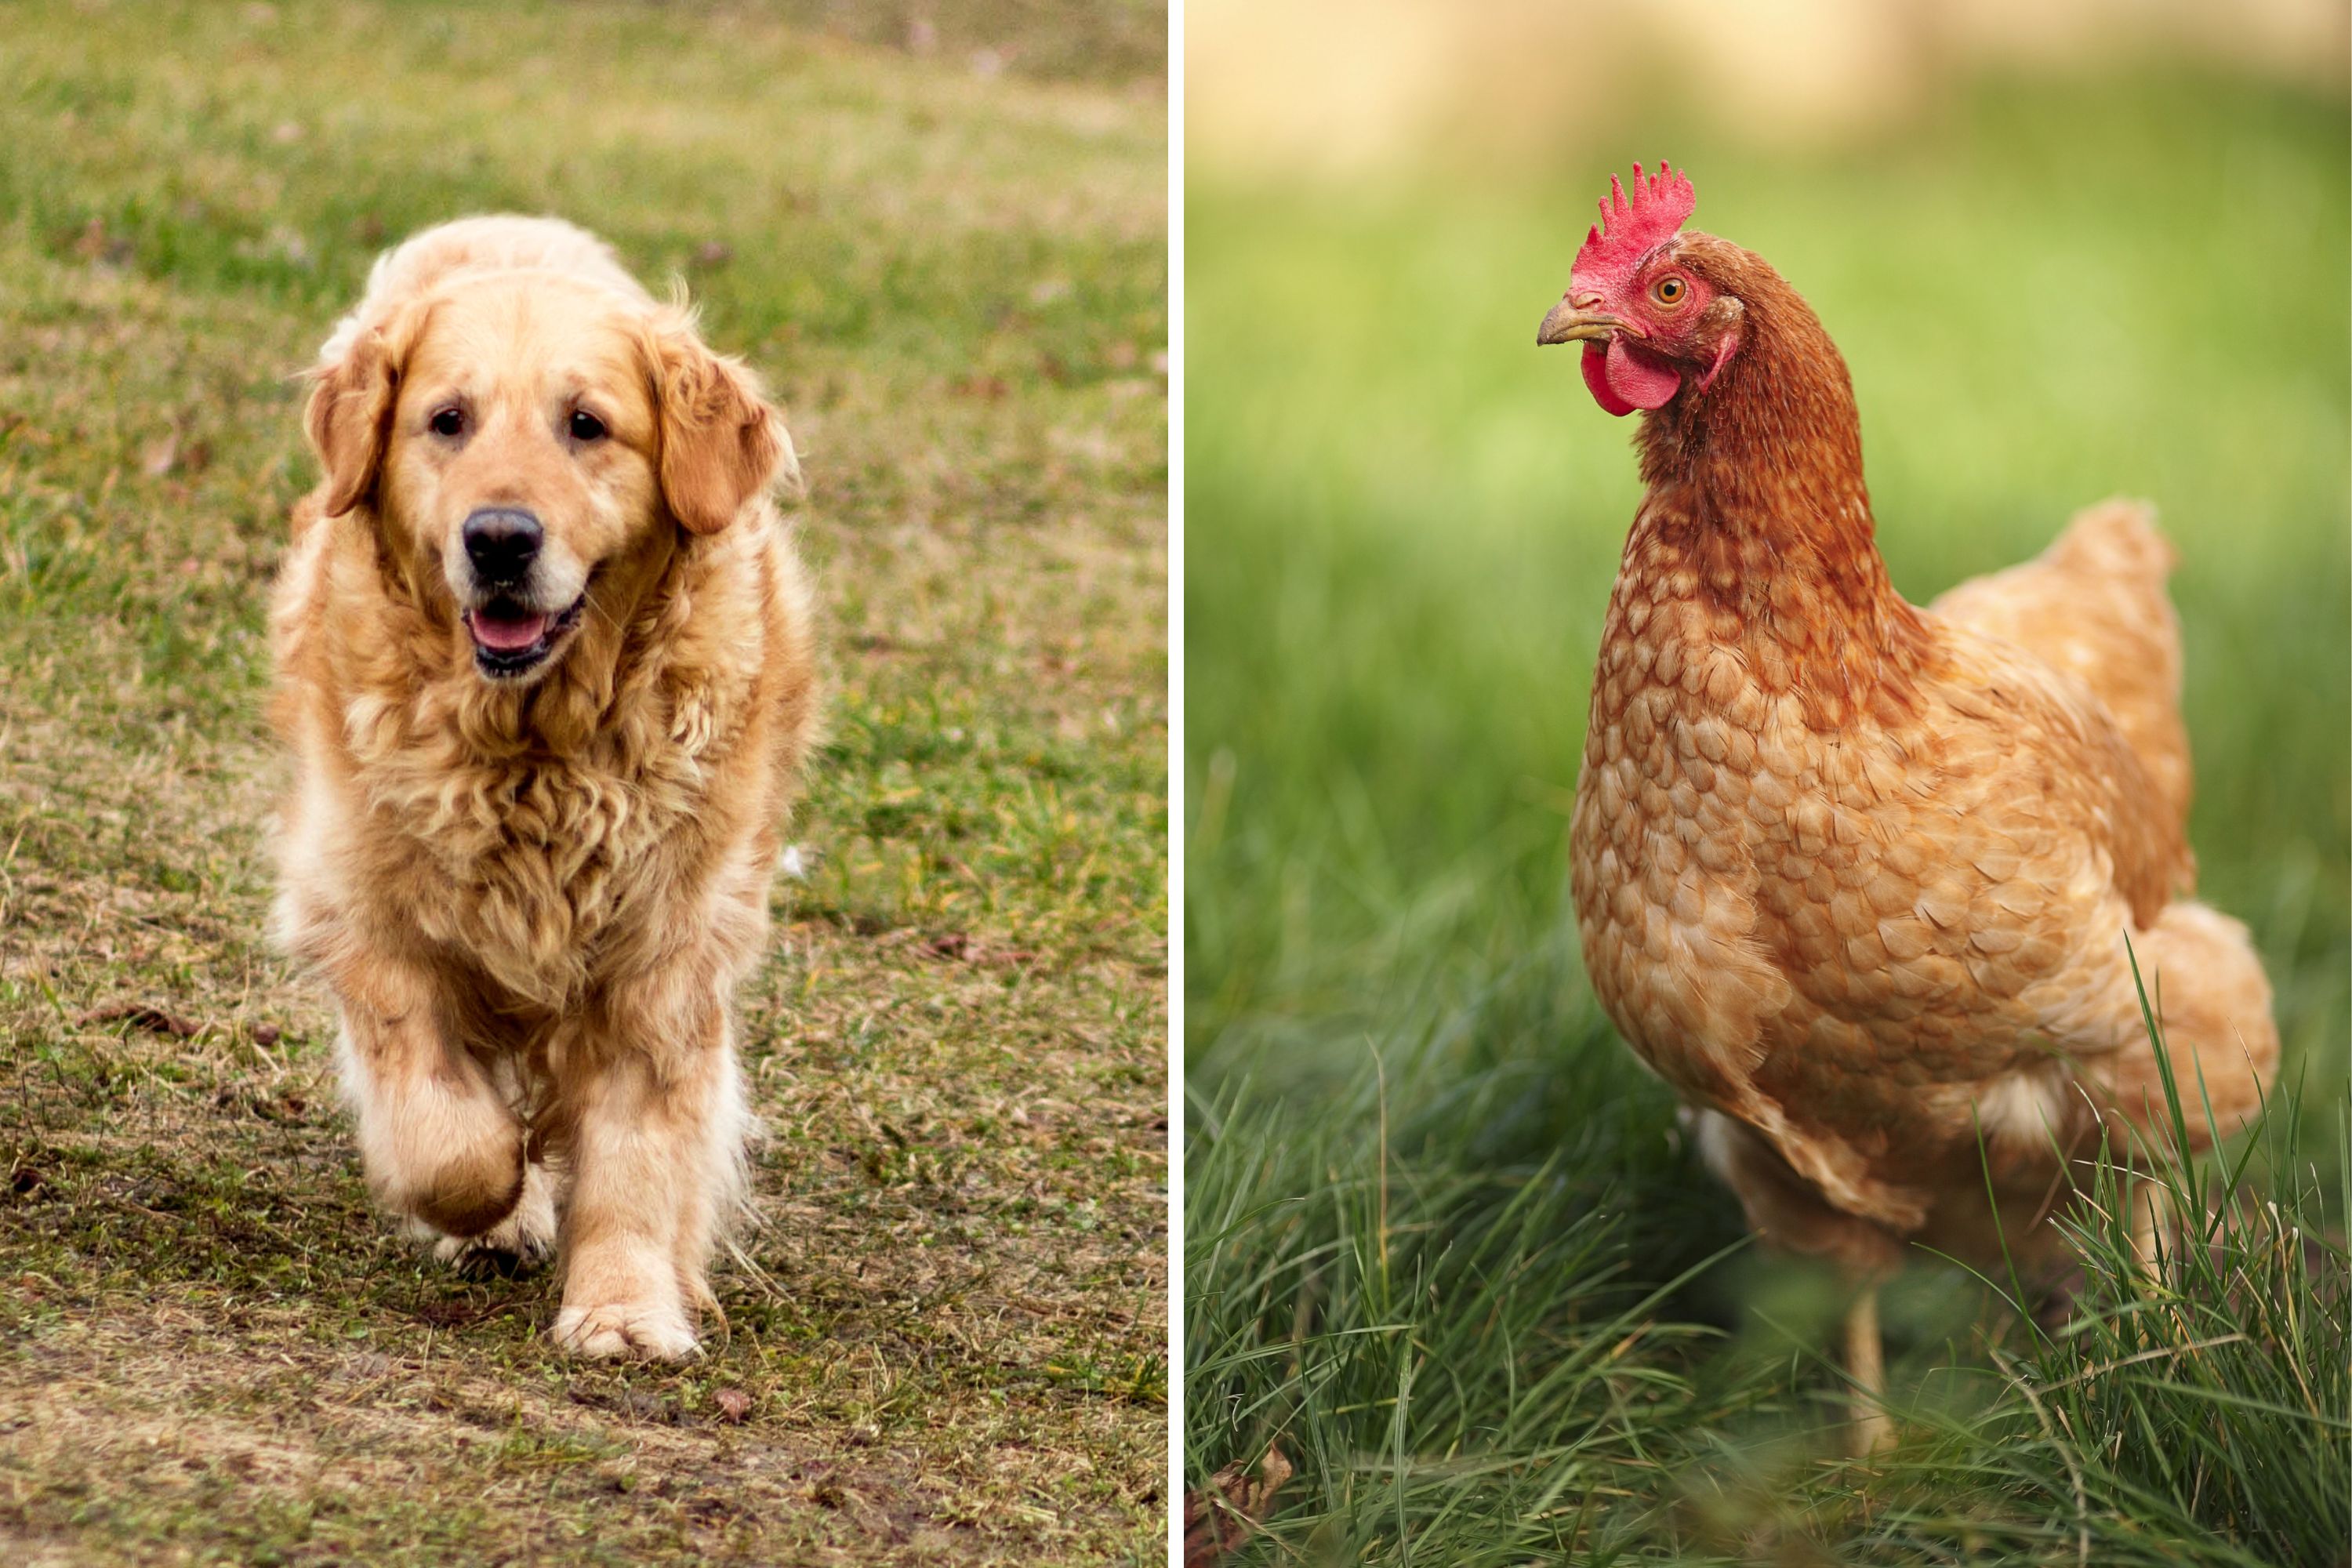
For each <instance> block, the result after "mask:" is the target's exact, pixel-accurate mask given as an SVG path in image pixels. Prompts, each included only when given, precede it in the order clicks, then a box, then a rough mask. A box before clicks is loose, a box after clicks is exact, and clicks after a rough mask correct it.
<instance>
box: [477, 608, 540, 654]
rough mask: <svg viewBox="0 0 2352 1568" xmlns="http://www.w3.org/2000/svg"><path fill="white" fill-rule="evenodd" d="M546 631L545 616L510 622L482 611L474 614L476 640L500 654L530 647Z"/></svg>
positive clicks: (525, 617) (524, 617) (528, 617)
mask: <svg viewBox="0 0 2352 1568" xmlns="http://www.w3.org/2000/svg"><path fill="white" fill-rule="evenodd" d="M546 629H547V617H546V616H523V617H522V618H521V619H520V620H511V621H509V620H502V619H500V618H499V617H498V616H490V615H486V614H485V613H483V612H482V611H480V610H476V611H475V612H474V640H475V641H476V642H478V643H480V644H481V645H482V646H483V647H487V648H495V649H496V650H498V651H499V652H500V653H512V652H513V651H514V650H515V649H517V648H523V647H530V645H531V644H533V643H535V642H537V641H538V640H539V634H540V633H541V632H543V631H545V630H546Z"/></svg>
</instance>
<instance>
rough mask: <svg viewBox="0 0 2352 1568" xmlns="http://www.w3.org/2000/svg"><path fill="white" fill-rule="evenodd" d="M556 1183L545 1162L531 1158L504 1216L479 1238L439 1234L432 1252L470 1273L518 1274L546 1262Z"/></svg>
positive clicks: (551, 1244)
mask: <svg viewBox="0 0 2352 1568" xmlns="http://www.w3.org/2000/svg"><path fill="white" fill-rule="evenodd" d="M556 1187H557V1181H556V1178H555V1176H554V1175H553V1174H552V1173H550V1171H549V1170H548V1168H547V1163H546V1162H544V1161H541V1160H533V1161H531V1162H530V1165H529V1167H528V1168H527V1169H526V1170H525V1171H524V1172H523V1178H522V1196H521V1198H520V1199H519V1200H518V1201H517V1202H516V1204H515V1206H514V1207H513V1208H512V1209H511V1210H510V1211H509V1213H508V1215H507V1217H506V1218H504V1219H502V1220H500V1221H499V1223H498V1224H496V1225H494V1226H490V1228H489V1229H488V1230H486V1231H484V1232H482V1234H481V1235H479V1236H444V1237H440V1238H439V1239H437V1240H436V1242H435V1243H434V1246H433V1256H434V1257H436V1258H439V1259H440V1260H441V1261H442V1262H444V1263H446V1264H448V1265H449V1266H450V1267H451V1268H455V1269H457V1272H458V1273H460V1274H465V1275H469V1276H474V1277H482V1276H488V1275H508V1276H511V1275H516V1274H521V1273H524V1272H527V1271H528V1270H530V1269H531V1268H536V1267H537V1266H539V1265H540V1264H541V1263H544V1262H546V1261H547V1259H548V1258H550V1257H551V1256H552V1255H553V1254H554V1252H555V1192H556Z"/></svg>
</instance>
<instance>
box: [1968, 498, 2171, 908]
mask: <svg viewBox="0 0 2352 1568" xmlns="http://www.w3.org/2000/svg"><path fill="white" fill-rule="evenodd" d="M2174 559H2175V557H2174V553H2173V549H2172V542H2171V541H2169V540H2168V539H2166V538H2165V537H2164V535H2163V534H2162V533H2161V532H2159V531H2158V530H2157V526H2156V513H2155V510H2154V509H2153V508H2151V507H2149V506H2148V505H2147V503H2146V502H2145V501H2136V500H2120V499H2118V500H2104V501H2101V502H2099V503H2098V504H2097V505H2095V506H2089V507H2085V508H2084V509H2083V510H2081V511H2079V512H2076V513H2075V514H2074V520H2073V521H2070V522H2069V523H2068V524H2067V525H2066V528H2065V531H2063V532H2062V533H2061V534H2059V536H2058V538H2057V540H2056V541H2055V542H2053V543H2052V544H2051V546H2050V547H2049V548H2048V549H2047V550H2045V551H2043V552H2042V553H2041V554H2040V555H2038V556H2036V557H2035V558H2034V559H2032V560H2031V561H2028V562H2025V563H2022V564H2021V565H2017V566H2012V567H2011V568H2009V570H2007V571H2005V572H1996V573H1994V574H1992V575H1990V576H1989V577H1976V578H1971V579H1970V580H1969V581H1968V582H1965V583H1962V584H1958V586H1957V587H1954V588H1953V589H1952V590H1951V591H1950V592H1948V593H1947V594H1945V595H1943V596H1942V597H1941V598H1939V599H1937V601H1936V602H1935V603H1934V604H1933V605H1930V606H1929V608H1930V609H1931V610H1932V611H1933V612H1934V613H1935V614H1936V615H1937V616H1942V617H1944V618H1945V619H1947V620H1948V621H1951V622H1954V623H1957V624H1958V625H1961V626H1969V627H1972V628H1973V629H1975V630H1977V631H1979V632H1982V633H1984V634H1985V635H1987V636H1990V637H1999V638H2000V639H2001V640H2002V641H2004V642H2007V643H2010V644H2011V645H2013V646H2015V647H2021V648H2023V649H2024V650H2025V651H2027V652H2028V653H2031V654H2032V655H2033V656H2034V657H2036V658H2040V659H2041V660H2042V661H2043V662H2044V663H2046V664H2048V665H2050V666H2052V667H2053V668H2056V669H2058V670H2061V671H2063V673H2065V674H2067V675H2071V676H2074V677H2075V678H2077V679H2080V680H2081V681H2082V682H2083V683H2084V685H2086V686H2088V687H2089V688H2090V689H2091V693H2092V695H2093V696H2095V697H2096V698H2097V699H2098V700H2099V702H2100V704H2101V705H2102V706H2104V707H2105V709H2106V710H2107V715H2108V717H2110V718H2112V719H2113V720H2114V721H2115V722H2116V727H2117V728H2118V729H2119V730H2121V731H2122V732H2123V737H2124V742H2125V743H2126V745H2128V746H2129V747H2130V748H2131V750H2132V753H2133V754H2134V755H2135V756H2137V758H2138V759H2139V762H2140V765H2141V766H2142V767H2143V768H2145V769H2146V770H2147V776H2148V779H2149V782H2150V783H2152V784H2154V785H2155V786H2156V790H2157V795H2158V800H2159V802H2160V803H2161V810H2162V813H2163V820H2164V821H2165V823H2166V824H2167V825H2168V828H2169V829H2170V830H2171V831H2173V832H2175V833H2176V834H2185V832H2186V830H2187V822H2188V816H2189V731H2188V730H2187V729H2186V728H2185V727H2184V726H2183V725H2182V723H2181V721H2180V621H2179V616H2175V615H2174V614H2173V610H2172V598H2171V595H2169V594H2168V592H2167V591H2166V588H2165V578H2166V576H2167V575H2168V574H2169V573H2170V572H2171V570H2172V563H2173V561H2174ZM2183 890H2186V889H2185V887H2184V889H2183Z"/></svg>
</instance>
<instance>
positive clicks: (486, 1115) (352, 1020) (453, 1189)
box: [335, 958, 525, 1237]
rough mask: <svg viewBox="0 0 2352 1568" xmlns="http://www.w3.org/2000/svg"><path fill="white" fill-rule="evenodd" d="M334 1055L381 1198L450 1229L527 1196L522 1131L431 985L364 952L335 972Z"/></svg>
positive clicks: (467, 1230)
mask: <svg viewBox="0 0 2352 1568" xmlns="http://www.w3.org/2000/svg"><path fill="white" fill-rule="evenodd" d="M335 989H336V992H337V994H338V998H339V1000H340V1001H341V1004H342V1016H343V1031H342V1038H341V1041H340V1042H339V1044H338V1049H337V1053H336V1054H337V1058H338V1064H339V1066H340V1067H341V1069H342V1079H343V1088H344V1091H345V1092H346V1093H347V1094H348V1095H349V1096H350V1098H351V1102H352V1110H354V1111H355V1112H356V1114H357V1118H358V1121H359V1134H360V1159H361V1162H362V1165H363V1166H364V1167H365V1169H366V1171H367V1177H368V1184H369V1186H370V1187H372V1188H373V1190H374V1192H375V1194H376V1197H377V1199H378V1200H379V1201H380V1202H382V1203H383V1205H384V1206H385V1207H386V1208H389V1209H391V1210H392V1211H393V1212H394V1213H395V1214H400V1215H407V1216H408V1217H410V1218H413V1219H418V1220H422V1221H424V1222H425V1224H426V1225H429V1226H432V1227H433V1228H434V1229H436V1230H438V1231H442V1232H444V1233H446V1234H447V1235H450V1236H457V1237H468V1236H478V1235H480V1234H481V1233H482V1232H484V1231H486V1230H488V1229H489V1228H491V1227H492V1226H496V1225H497V1224H499V1221H501V1220H503V1219H505V1218H506V1217H507V1216H508V1215H509V1213H510V1212H512V1211H513V1209H514V1207H515V1205H516V1203H517V1201H518V1200H520V1198H521V1197H522V1195H523V1178H524V1173H525V1163H524V1160H523V1131H522V1127H521V1124H520V1122H518V1121H516V1119H515V1116H514V1113H513V1111H512V1110H509V1108H508V1106H507V1103H506V1101H505V1100H504V1099H503V1098H502V1097H501V1096H500V1095H499V1092H498V1090H497V1089H496V1088H495V1087H494V1086H492V1084H491V1083H490V1080H489V1079H488V1077H487V1076H486V1075H485V1074H484V1073H483V1071H482V1069H481V1068H480V1067H479V1066H478V1065H477V1064H476V1063H475V1062H474V1060H473V1058H470V1057H468V1056H467V1054H466V1053H465V1052H464V1051H462V1050H459V1049H457V1048H456V1047H453V1046H452V1045H451V1044H450V1043H449V1042H448V1041H447V1040H446V1038H444V1037H443V1035H442V1031H441V1026H440V1024H439V1022H438V1020H437V1019H436V1017H435V1008H434V1005H433V994H432V989H431V986H430V984H428V983H427V982H426V981H425V979H424V978H423V976H421V975H419V974H417V973H415V972H413V971H409V970H405V969H403V968H399V967H396V966H394V965H392V964H388V963H384V962H383V960H382V959H381V958H375V959H371V960H370V961H369V962H368V963H367V964H366V966H365V970H364V973H358V972H354V973H349V974H346V975H341V976H338V977H337V984H336V987H335Z"/></svg>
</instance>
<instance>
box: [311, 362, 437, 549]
mask: <svg viewBox="0 0 2352 1568" xmlns="http://www.w3.org/2000/svg"><path fill="white" fill-rule="evenodd" d="M407 327H408V323H407V322H406V321H404V320H402V321H394V322H388V323H385V324H383V325H379V326H374V327H371V328H369V329H368V330H367V331H363V332H362V333H360V334H359V336H358V337H356V338H355V339H353V340H352V345H351V347H350V349H349V350H347V351H346V352H345V353H344V354H343V357H342V358H341V359H340V360H337V361H335V362H334V363H331V364H327V365H323V366H321V367H320V369H318V370H317V371H315V372H313V373H312V374H313V375H314V376H315V377H316V380H317V384H316V385H315V386H313V387H312V388H311V389H310V408H309V409H308V410H307V411H306V412H305V413H304V415H303V416H302V428H303V430H304V431H305V432H306V433H307V434H308V435H309V436H310V447H311V449H312V450H314V451H316V452H317V453H318V454H319V464H320V467H321V468H324V469H326V471H327V499H326V501H325V504H324V505H323V506H321V507H320V515H321V516H325V517H337V516H340V515H341V514H342V513H344V512H347V511H349V510H352V508H353V507H355V506H357V505H359V503H360V502H362V501H363V500H366V499H367V498H368V497H369V496H370V495H371V494H373V491H374V489H375V479H376V473H377V470H378V469H379V468H382V467H383V444H384V438H385V437H386V435H387V434H388V433H389V432H390V430H391V428H392V411H393V406H394V404H395V403H396V402H398V400H399V397H398V395H399V391H400V362H401V360H402V359H403V358H404V354H405V345H406V343H407V342H408V340H409V339H410V338H411V337H412V336H413V335H414V334H413V332H411V331H408V330H407Z"/></svg>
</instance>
